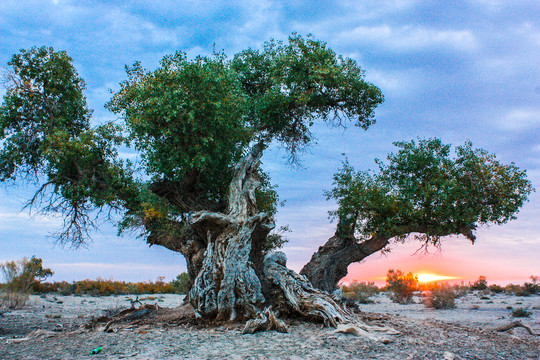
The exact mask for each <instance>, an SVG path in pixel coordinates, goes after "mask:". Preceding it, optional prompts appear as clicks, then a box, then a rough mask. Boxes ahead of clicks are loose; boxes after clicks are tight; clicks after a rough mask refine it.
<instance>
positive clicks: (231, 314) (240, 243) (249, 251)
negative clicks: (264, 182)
mask: <svg viewBox="0 0 540 360" xmlns="http://www.w3.org/2000/svg"><path fill="white" fill-rule="evenodd" d="M264 147H265V146H264V144H262V143H259V144H257V145H255V146H254V147H253V149H252V151H251V153H249V154H248V155H246V156H245V157H244V158H243V159H242V160H241V161H240V162H239V163H238V165H237V166H236V168H235V173H234V177H233V180H232V182H231V185H230V189H229V207H228V210H227V212H226V213H212V212H205V211H201V212H197V213H195V214H194V215H193V216H192V218H191V220H190V226H191V228H192V229H193V230H194V232H195V233H196V234H197V235H198V236H200V237H206V240H207V248H206V250H205V253H204V260H203V263H202V268H201V270H200V272H199V273H198V275H197V277H196V278H195V280H194V283H193V286H192V288H191V290H190V293H189V295H190V301H191V303H192V305H193V306H194V308H195V310H196V312H197V314H198V315H200V316H203V317H206V318H214V319H217V320H237V319H250V318H253V317H255V315H256V314H257V313H258V312H259V311H260V310H261V308H262V307H263V304H264V303H265V301H266V299H265V297H264V295H263V290H262V284H261V280H260V279H259V277H260V270H257V265H256V264H261V263H262V260H263V259H262V258H261V257H262V254H261V252H260V251H258V250H260V248H261V246H262V243H263V242H264V240H265V238H266V236H267V235H268V233H269V232H270V230H272V228H273V227H274V224H273V223H272V221H271V218H270V217H269V216H268V215H267V214H265V213H256V212H257V208H256V203H255V190H256V189H257V187H258V186H259V181H258V180H257V169H258V166H259V164H260V158H261V156H262V153H263V150H264ZM258 272H259V274H258Z"/></svg>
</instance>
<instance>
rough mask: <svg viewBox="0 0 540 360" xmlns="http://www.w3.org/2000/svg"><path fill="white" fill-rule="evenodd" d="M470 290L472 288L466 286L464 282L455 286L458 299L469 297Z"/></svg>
mask: <svg viewBox="0 0 540 360" xmlns="http://www.w3.org/2000/svg"><path fill="white" fill-rule="evenodd" d="M470 290H471V289H470V287H469V286H468V285H465V283H464V282H463V281H462V282H461V284H455V285H454V294H455V297H456V298H460V297H462V296H465V295H467V294H468V293H469V291H470Z"/></svg>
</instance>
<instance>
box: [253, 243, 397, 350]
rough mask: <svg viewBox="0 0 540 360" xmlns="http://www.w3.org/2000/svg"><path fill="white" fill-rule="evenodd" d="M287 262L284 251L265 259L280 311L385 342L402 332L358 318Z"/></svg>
mask: <svg viewBox="0 0 540 360" xmlns="http://www.w3.org/2000/svg"><path fill="white" fill-rule="evenodd" d="M286 263H287V257H286V255H285V254H284V253H283V252H274V253H271V254H268V255H267V256H266V257H265V259H264V275H265V277H267V278H268V279H269V280H271V281H272V286H273V287H274V293H278V295H277V296H276V299H274V301H277V304H276V306H277V307H278V308H280V310H281V311H285V312H286V311H287V310H288V311H289V312H290V311H291V310H292V311H293V312H296V313H297V314H299V315H302V316H304V317H306V318H309V319H314V320H319V321H322V322H323V323H324V325H325V326H330V327H336V328H337V329H336V332H342V333H348V334H353V335H356V336H363V337H366V338H369V339H371V340H375V341H381V342H383V343H388V342H390V341H391V338H390V337H389V335H399V332H398V331H396V330H394V329H391V328H388V327H379V326H369V325H367V324H364V323H363V322H361V321H359V320H358V319H357V318H356V317H355V316H354V315H353V314H351V313H350V312H349V311H347V310H346V309H345V308H343V307H342V306H341V305H340V304H339V303H338V302H337V301H335V300H334V298H333V297H332V296H331V295H329V294H328V293H326V292H323V291H321V290H318V289H316V288H314V287H313V286H312V285H311V283H310V282H309V281H308V280H307V279H306V278H305V277H304V276H302V275H299V274H297V273H295V272H294V271H292V270H290V269H287V267H286ZM246 327H247V326H246Z"/></svg>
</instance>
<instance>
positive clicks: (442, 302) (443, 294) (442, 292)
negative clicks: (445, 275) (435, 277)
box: [424, 284, 456, 309]
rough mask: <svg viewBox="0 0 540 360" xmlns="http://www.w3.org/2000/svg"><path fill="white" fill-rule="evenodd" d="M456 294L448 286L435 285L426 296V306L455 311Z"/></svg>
mask: <svg viewBox="0 0 540 360" xmlns="http://www.w3.org/2000/svg"><path fill="white" fill-rule="evenodd" d="M455 298H456V294H455V292H454V289H453V287H452V286H450V285H448V284H442V285H437V284H435V285H433V286H432V287H431V289H430V290H429V291H428V294H427V295H425V296H424V305H426V306H427V307H430V308H434V309H453V308H455V307H456V303H455V301H454V299H455Z"/></svg>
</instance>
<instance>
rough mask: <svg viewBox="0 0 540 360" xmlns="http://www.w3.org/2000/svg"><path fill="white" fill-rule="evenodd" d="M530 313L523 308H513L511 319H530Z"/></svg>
mask: <svg viewBox="0 0 540 360" xmlns="http://www.w3.org/2000/svg"><path fill="white" fill-rule="evenodd" d="M531 315H532V313H531V312H530V311H527V310H525V309H523V308H515V309H514V310H512V317H516V318H517V317H530V316H531Z"/></svg>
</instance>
